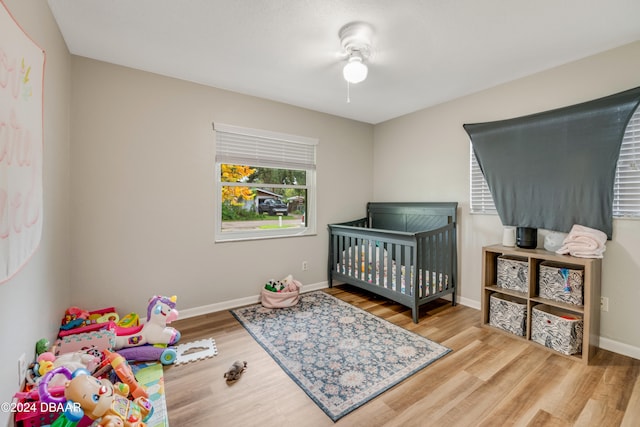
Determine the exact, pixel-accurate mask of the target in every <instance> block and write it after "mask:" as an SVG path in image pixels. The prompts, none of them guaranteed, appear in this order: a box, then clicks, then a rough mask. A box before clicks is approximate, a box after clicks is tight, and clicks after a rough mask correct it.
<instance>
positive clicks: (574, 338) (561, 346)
mask: <svg viewBox="0 0 640 427" xmlns="http://www.w3.org/2000/svg"><path fill="white" fill-rule="evenodd" d="M583 329H584V322H583V320H582V317H581V316H579V315H577V314H574V313H569V312H565V311H563V310H560V309H558V308H555V307H550V306H547V305H542V304H540V305H536V306H535V307H533V309H532V310H531V339H532V340H533V341H535V342H537V343H538V344H542V345H544V346H545V347H548V348H552V349H554V350H556V351H558V352H560V353H563V354H569V355H570V354H576V353H580V352H582V332H583Z"/></svg>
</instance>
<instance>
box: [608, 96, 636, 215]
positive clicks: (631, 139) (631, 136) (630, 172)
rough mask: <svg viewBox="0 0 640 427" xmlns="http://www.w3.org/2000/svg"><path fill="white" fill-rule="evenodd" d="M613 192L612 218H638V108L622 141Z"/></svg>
mask: <svg viewBox="0 0 640 427" xmlns="http://www.w3.org/2000/svg"><path fill="white" fill-rule="evenodd" d="M613 191H614V195H613V216H614V217H622V218H624V217H636V218H638V217H640V108H638V109H636V111H635V113H633V116H632V117H631V120H629V124H628V125H627V129H626V131H625V133H624V138H623V139H622V146H621V147H620V157H619V158H618V167H617V168H616V178H615V181H614V188H613Z"/></svg>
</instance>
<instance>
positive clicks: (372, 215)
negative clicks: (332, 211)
mask: <svg viewBox="0 0 640 427" xmlns="http://www.w3.org/2000/svg"><path fill="white" fill-rule="evenodd" d="M457 207H458V203H457V202H447V203H442V202H441V203H368V204H367V217H366V218H361V219H357V220H355V221H349V222H344V223H340V224H330V225H329V268H328V279H329V287H331V286H333V281H334V280H335V281H338V282H343V283H348V284H350V285H353V286H356V287H359V288H362V289H365V290H367V291H370V292H373V293H375V294H377V295H380V296H382V297H385V298H387V299H390V300H392V301H395V302H397V303H399V304H402V305H405V306H407V307H409V308H411V311H412V317H413V321H414V323H418V317H419V314H418V312H419V308H420V306H421V305H423V304H426V303H428V302H429V301H433V300H435V299H437V298H440V297H442V296H444V295H448V294H451V298H452V304H453V305H455V304H456V278H457V264H458V262H457V239H456V210H457Z"/></svg>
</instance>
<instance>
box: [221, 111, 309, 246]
mask: <svg viewBox="0 0 640 427" xmlns="http://www.w3.org/2000/svg"><path fill="white" fill-rule="evenodd" d="M213 130H214V153H215V155H214V159H215V160H214V165H215V167H214V170H215V171H214V173H215V177H214V182H215V196H214V197H215V208H216V214H215V227H214V241H215V242H216V243H222V242H231V241H244V240H261V239H273V238H286V237H299V236H310V235H315V234H316V223H317V221H316V213H317V212H316V211H317V209H316V156H317V155H316V152H317V145H318V139H316V138H309V137H303V136H297V135H289V134H284V133H278V132H272V131H267V130H261V129H251V128H245V127H240V126H234V125H226V124H222V123H213ZM221 134H227V135H231V136H232V137H233V136H238V137H240V138H241V139H243V140H244V141H245V142H246V144H247V146H250V145H251V144H252V143H253V142H256V147H252V148H255V149H256V150H255V152H253V153H252V154H241V155H238V153H235V154H233V155H231V157H229V156H225V154H224V153H220V151H221V150H219V149H218V144H219V137H220V135H221ZM245 142H240V143H239V145H240V147H241V148H243V147H244V144H245ZM265 143H266V144H267V145H270V144H271V143H273V144H274V145H273V146H274V147H279V146H281V147H282V150H280V152H281V155H282V158H281V159H278V160H274V159H273V158H271V159H270V160H269V159H267V160H265V159H261V158H260V156H259V154H260V147H259V145H260V144H262V146H263V147H264V146H265V145H264V144H265ZM227 145H229V143H228V142H227ZM296 145H298V146H299V147H300V148H301V149H302V151H306V152H307V153H306V154H307V155H309V156H311V158H308V159H307V160H303V161H302V162H300V160H299V159H297V158H296V159H293V161H290V160H291V159H290V158H289V157H288V156H287V152H286V148H287V147H295V146H296ZM239 151H241V150H239ZM265 152H268V153H270V154H271V150H270V149H268V150H267V151H265ZM254 155H256V156H258V159H256V157H254ZM229 160H232V161H229ZM305 162H306V163H305ZM222 164H242V165H246V166H252V167H265V168H279V169H289V170H298V171H305V172H306V182H305V184H271V183H233V182H224V181H222V179H221V169H222V168H221V165H222ZM224 186H247V187H251V188H295V189H305V190H306V198H307V200H306V208H305V226H303V227H295V228H282V229H267V230H254V229H252V230H236V231H224V232H223V231H222V223H223V221H222V188H223V187H224Z"/></svg>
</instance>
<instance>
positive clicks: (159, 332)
mask: <svg viewBox="0 0 640 427" xmlns="http://www.w3.org/2000/svg"><path fill="white" fill-rule="evenodd" d="M176 300H177V297H176V296H175V295H174V296H172V297H171V298H168V297H164V296H158V295H156V296H154V297H152V298H151V299H150V300H149V306H148V307H147V321H146V322H145V323H144V324H143V325H142V326H134V327H131V328H123V327H118V326H116V327H115V328H114V330H115V333H116V345H115V347H114V349H115V350H119V349H121V348H126V347H137V346H140V345H144V344H167V345H174V344H176V343H177V342H178V341H179V340H180V332H178V331H177V330H176V329H175V328H172V327H168V326H166V325H167V323H171V322H172V321H174V320H176V319H177V318H178V310H176V309H175V307H176Z"/></svg>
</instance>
